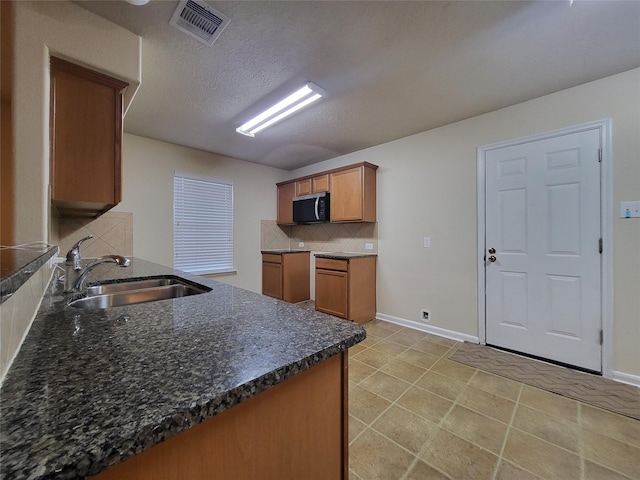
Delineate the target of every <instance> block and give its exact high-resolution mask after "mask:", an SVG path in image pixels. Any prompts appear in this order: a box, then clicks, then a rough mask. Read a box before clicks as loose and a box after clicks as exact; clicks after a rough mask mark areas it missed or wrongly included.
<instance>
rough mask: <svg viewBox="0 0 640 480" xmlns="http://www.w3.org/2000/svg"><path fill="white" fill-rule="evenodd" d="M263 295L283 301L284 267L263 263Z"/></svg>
mask: <svg viewBox="0 0 640 480" xmlns="http://www.w3.org/2000/svg"><path fill="white" fill-rule="evenodd" d="M262 294H263V295H268V296H270V297H273V298H279V299H281V300H282V265H281V264H279V263H269V262H262Z"/></svg>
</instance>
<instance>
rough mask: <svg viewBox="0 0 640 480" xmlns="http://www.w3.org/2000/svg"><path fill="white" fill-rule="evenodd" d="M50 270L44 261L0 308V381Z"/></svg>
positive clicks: (22, 335) (14, 353) (17, 346)
mask: <svg viewBox="0 0 640 480" xmlns="http://www.w3.org/2000/svg"><path fill="white" fill-rule="evenodd" d="M53 270H54V266H53V262H51V261H48V262H47V263H45V264H44V265H43V266H42V267H40V268H39V269H38V270H37V271H36V272H35V273H34V274H33V275H32V276H31V277H30V278H29V280H27V281H26V283H25V284H23V285H22V286H21V287H20V288H18V290H16V291H15V292H14V294H13V295H11V297H9V298H8V299H7V300H6V301H5V302H4V303H2V305H0V346H1V348H0V382H1V381H2V380H3V379H4V376H5V374H6V373H7V370H8V369H9V366H10V365H11V362H12V361H13V359H14V357H15V355H16V354H17V353H18V350H19V349H20V345H22V340H23V339H24V337H25V336H26V334H27V332H28V331H29V327H30V326H31V321H32V320H33V318H34V316H35V314H36V311H37V310H38V307H39V306H40V301H41V300H42V295H43V294H44V291H45V290H46V289H47V286H48V285H49V280H50V279H51V275H52V274H53Z"/></svg>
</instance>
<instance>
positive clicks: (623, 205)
mask: <svg viewBox="0 0 640 480" xmlns="http://www.w3.org/2000/svg"><path fill="white" fill-rule="evenodd" d="M620 218H640V201H636V202H620Z"/></svg>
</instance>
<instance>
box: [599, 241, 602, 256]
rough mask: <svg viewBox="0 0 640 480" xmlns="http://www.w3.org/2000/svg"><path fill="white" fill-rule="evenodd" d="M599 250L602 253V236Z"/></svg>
mask: <svg viewBox="0 0 640 480" xmlns="http://www.w3.org/2000/svg"><path fill="white" fill-rule="evenodd" d="M598 252H599V253H602V238H601V239H600V240H598Z"/></svg>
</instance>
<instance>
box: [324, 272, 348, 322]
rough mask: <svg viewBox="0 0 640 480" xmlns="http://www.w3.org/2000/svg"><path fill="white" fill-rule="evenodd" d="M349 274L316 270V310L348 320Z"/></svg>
mask: <svg viewBox="0 0 640 480" xmlns="http://www.w3.org/2000/svg"><path fill="white" fill-rule="evenodd" d="M347 294H348V286H347V272H346V271H345V272H340V271H335V270H324V269H320V268H316V310H318V311H320V312H324V313H328V314H330V315H335V316H336V317H342V318H347V317H348V315H349V310H348V308H347Z"/></svg>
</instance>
